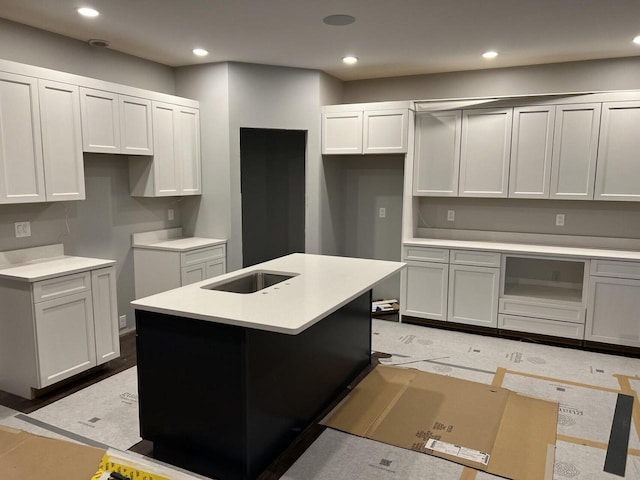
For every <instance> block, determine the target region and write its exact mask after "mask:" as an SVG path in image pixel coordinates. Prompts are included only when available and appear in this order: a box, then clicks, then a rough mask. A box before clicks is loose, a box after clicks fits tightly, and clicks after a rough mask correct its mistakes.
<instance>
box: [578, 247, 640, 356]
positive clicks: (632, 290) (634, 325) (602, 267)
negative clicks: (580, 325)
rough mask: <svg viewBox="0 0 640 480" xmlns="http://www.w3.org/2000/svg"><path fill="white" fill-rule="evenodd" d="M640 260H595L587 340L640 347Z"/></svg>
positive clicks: (590, 286) (591, 280)
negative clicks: (639, 314)
mask: <svg viewBox="0 0 640 480" xmlns="http://www.w3.org/2000/svg"><path fill="white" fill-rule="evenodd" d="M638 312H640V262H624V261H612V260H607V261H604V260H594V261H593V268H592V274H591V277H590V279H589V305H588V309H587V325H586V327H587V328H586V332H585V340H589V341H594V342H603V343H612V344H616V345H625V346H629V347H640V318H639V317H638Z"/></svg>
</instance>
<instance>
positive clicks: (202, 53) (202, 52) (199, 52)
mask: <svg viewBox="0 0 640 480" xmlns="http://www.w3.org/2000/svg"><path fill="white" fill-rule="evenodd" d="M193 54H194V55H197V56H199V57H204V56H205V55H209V52H208V51H206V50H205V49H204V48H194V49H193Z"/></svg>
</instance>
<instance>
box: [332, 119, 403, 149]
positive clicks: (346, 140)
mask: <svg viewBox="0 0 640 480" xmlns="http://www.w3.org/2000/svg"><path fill="white" fill-rule="evenodd" d="M408 122H409V110H408V109H406V108H401V109H392V110H358V111H349V112H346V111H335V112H332V111H328V110H327V109H326V107H325V111H324V113H323V114H322V153H323V154H325V155H365V154H372V153H406V152H407V132H408Z"/></svg>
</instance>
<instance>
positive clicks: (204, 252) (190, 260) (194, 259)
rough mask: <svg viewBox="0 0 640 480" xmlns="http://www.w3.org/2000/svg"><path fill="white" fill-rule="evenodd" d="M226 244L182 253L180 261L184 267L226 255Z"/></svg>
mask: <svg viewBox="0 0 640 480" xmlns="http://www.w3.org/2000/svg"><path fill="white" fill-rule="evenodd" d="M225 251H226V250H225V245H216V246H215V247H206V248H199V249H197V250H191V251H190V252H184V253H181V254H180V262H181V265H182V267H188V266H190V265H195V264H196V263H201V262H206V261H209V260H213V259H214V258H220V257H224V256H225Z"/></svg>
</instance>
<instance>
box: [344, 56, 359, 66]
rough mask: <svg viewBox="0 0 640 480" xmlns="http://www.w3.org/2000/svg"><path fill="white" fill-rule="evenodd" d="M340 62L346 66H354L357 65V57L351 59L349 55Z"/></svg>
mask: <svg viewBox="0 0 640 480" xmlns="http://www.w3.org/2000/svg"><path fill="white" fill-rule="evenodd" d="M342 61H343V62H344V63H346V64H347V65H354V64H356V63H358V57H353V56H351V55H349V56H347V57H343V58H342Z"/></svg>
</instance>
